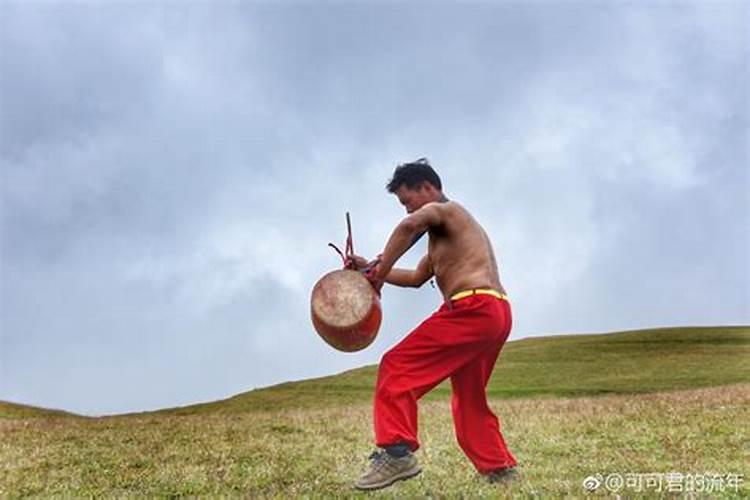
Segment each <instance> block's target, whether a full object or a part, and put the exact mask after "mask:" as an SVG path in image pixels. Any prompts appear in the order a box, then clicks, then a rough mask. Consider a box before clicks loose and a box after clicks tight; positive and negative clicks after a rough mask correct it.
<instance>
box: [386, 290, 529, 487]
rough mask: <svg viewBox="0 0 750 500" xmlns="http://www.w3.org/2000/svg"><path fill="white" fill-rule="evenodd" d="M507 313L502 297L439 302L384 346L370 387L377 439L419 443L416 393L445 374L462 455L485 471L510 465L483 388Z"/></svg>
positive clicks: (507, 324) (390, 442)
mask: <svg viewBox="0 0 750 500" xmlns="http://www.w3.org/2000/svg"><path fill="white" fill-rule="evenodd" d="M511 321H512V320H511V311H510V304H509V303H508V302H507V301H505V300H500V299H498V298H496V297H493V296H492V295H472V296H469V297H466V298H464V299H460V300H457V301H454V302H453V303H452V304H444V305H443V306H442V307H441V308H440V309H439V310H438V311H436V312H435V313H433V314H432V316H430V317H429V318H427V319H426V320H425V321H424V322H422V324H420V325H419V326H418V327H417V328H416V329H414V331H412V332H411V333H410V334H409V335H407V336H406V338H404V339H403V340H402V341H401V342H399V343H398V344H397V345H396V346H395V347H393V349H391V350H390V351H388V352H387V353H385V354H384V355H383V359H382V360H381V362H380V368H379V370H378V382H377V386H376V389H375V408H374V417H375V442H376V445H377V446H379V447H381V448H382V447H385V446H388V445H393V444H397V443H406V444H407V445H408V446H409V447H410V448H411V450H412V451H414V450H416V449H417V448H419V441H418V439H417V400H418V399H419V398H421V397H422V396H424V395H425V394H426V393H427V392H428V391H430V390H431V389H432V388H433V387H435V386H436V385H438V384H439V383H440V382H442V381H443V380H445V379H446V378H448V377H450V378H451V385H452V387H453V399H452V401H451V408H452V410H453V422H454V425H455V430H456V438H457V439H458V444H459V445H460V446H461V448H462V449H463V450H464V453H466V456H468V457H469V459H470V460H471V461H472V463H473V464H474V466H475V467H476V468H477V470H478V471H479V472H480V473H483V474H486V473H488V472H490V471H493V470H495V469H502V468H505V467H513V466H515V465H516V460H515V458H513V455H511V453H510V451H509V450H508V447H507V446H506V445H505V441H504V440H503V436H502V434H501V433H500V424H499V421H498V419H497V417H496V416H495V414H494V413H492V410H491V409H490V408H489V406H488V405H487V395H486V393H485V388H486V386H487V382H488V380H489V378H490V375H491V374H492V369H493V368H494V366H495V361H496V360H497V356H498V354H500V350H501V349H502V347H503V344H505V340H506V339H507V338H508V335H509V334H510V328H511Z"/></svg>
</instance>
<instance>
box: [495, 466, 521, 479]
mask: <svg viewBox="0 0 750 500" xmlns="http://www.w3.org/2000/svg"><path fill="white" fill-rule="evenodd" d="M519 477H520V474H519V473H518V471H517V470H516V468H515V467H508V468H507V469H498V470H495V471H492V472H490V473H489V474H487V480H488V481H489V482H491V483H510V482H512V481H515V480H516V479H518V478H519Z"/></svg>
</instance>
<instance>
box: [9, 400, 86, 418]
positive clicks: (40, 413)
mask: <svg viewBox="0 0 750 500" xmlns="http://www.w3.org/2000/svg"><path fill="white" fill-rule="evenodd" d="M73 416H75V415H74V414H72V413H68V412H66V411H62V410H49V409H47V408H38V407H36V406H29V405H22V404H17V403H9V402H7V401H0V418H8V419H9V418H39V417H46V418H49V417H73Z"/></svg>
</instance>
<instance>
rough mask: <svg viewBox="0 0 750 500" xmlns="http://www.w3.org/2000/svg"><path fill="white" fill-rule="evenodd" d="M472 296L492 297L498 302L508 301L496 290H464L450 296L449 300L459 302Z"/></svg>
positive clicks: (505, 296) (506, 297)
mask: <svg viewBox="0 0 750 500" xmlns="http://www.w3.org/2000/svg"><path fill="white" fill-rule="evenodd" d="M472 295H493V296H495V297H497V298H498V299H500V300H508V296H507V295H505V294H504V293H500V292H498V291H497V290H493V289H492V288H473V289H471V290H464V291H463V292H458V293H456V294H454V295H451V300H459V299H463V298H466V297H470V296H472Z"/></svg>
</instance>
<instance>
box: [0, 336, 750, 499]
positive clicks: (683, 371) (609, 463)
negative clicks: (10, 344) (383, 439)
mask: <svg viewBox="0 0 750 500" xmlns="http://www.w3.org/2000/svg"><path fill="white" fill-rule="evenodd" d="M748 349H750V327H741V328H739V327H738V328H679V329H661V330H649V331H638V332H623V333H615V334H610V335H589V336H565V337H548V338H536V339H526V340H521V341H517V342H511V343H509V344H508V345H507V346H506V350H505V352H504V353H503V355H502V357H501V360H500V363H499V364H498V369H497V370H496V373H495V376H494V378H493V380H492V381H491V384H490V395H491V400H490V404H491V406H492V407H493V409H494V410H495V411H496V413H497V414H498V416H499V417H500V420H501V422H502V429H503V433H504V436H505V438H506V441H507V442H508V444H509V446H510V448H511V450H512V452H513V453H514V454H515V456H516V458H517V459H518V460H519V463H520V469H521V474H522V477H521V479H520V480H519V481H517V482H515V483H513V484H512V485H510V486H505V487H502V486H500V487H499V486H497V485H490V484H488V483H486V482H485V481H483V480H482V478H480V477H478V476H477V474H476V472H475V471H474V469H473V468H472V467H471V465H470V463H469V462H468V460H467V459H466V458H465V457H464V455H463V454H462V453H461V451H460V449H459V448H458V446H457V445H456V443H455V438H454V437H453V429H452V426H453V424H452V421H451V416H450V409H449V405H448V404H447V401H446V398H447V395H448V392H447V390H446V388H442V389H440V390H437V391H436V392H435V394H434V395H433V396H431V398H430V400H428V401H424V402H423V403H422V404H421V405H420V439H421V444H422V447H421V449H420V451H419V452H418V454H417V455H418V457H419V460H420V463H421V464H422V467H423V469H424V472H423V474H422V475H420V476H419V477H418V478H415V479H413V480H410V481H407V482H404V483H399V484H397V485H394V486H393V487H392V488H389V489H387V490H384V491H382V492H377V493H374V494H366V495H365V494H360V493H357V492H355V491H354V490H352V488H351V483H352V481H353V480H354V479H356V478H357V477H358V475H359V474H361V473H362V472H363V470H364V469H365V467H366V457H367V455H368V453H369V452H370V451H371V450H372V447H373V444H372V429H371V415H372V408H371V397H372V392H371V391H372V384H373V381H374V376H375V368H374V367H365V368H362V369H359V370H353V371H350V372H346V373H343V374H340V375H337V376H333V377H325V378H321V379H316V380H307V381H302V382H294V383H288V384H281V385H279V386H275V387H270V388H266V389H261V390H256V391H251V392H248V393H245V394H240V395H238V396H235V397H233V398H230V399H228V400H225V401H219V402H215V403H210V404H203V405H195V406H190V407H184V408H177V409H170V410H163V411H161V412H152V413H141V414H133V415H121V416H113V417H103V418H83V417H73V416H66V415H63V414H61V413H59V412H54V411H52V412H50V411H46V410H41V409H35V408H30V407H23V406H21V405H12V404H0V464H1V466H0V497H6V496H8V497H20V496H26V495H31V496H43V497H47V496H62V497H99V496H108V497H132V496H135V497H140V496H158V497H173V496H188V495H189V496H199V497H204V496H219V495H220V496H243V497H250V498H259V497H271V498H297V497H300V496H303V497H314V498H339V497H352V496H357V497H361V498H369V497H372V496H387V497H393V496H395V497H397V498H425V497H441V498H442V497H448V498H459V497H461V498H518V497H524V498H548V497H554V498H559V497H584V496H588V493H587V492H586V490H585V489H584V488H583V481H584V479H586V478H591V477H601V478H610V477H613V476H618V475H621V476H624V475H625V474H635V473H637V474H641V475H654V474H661V475H662V477H665V475H667V474H672V473H675V472H677V473H681V474H686V475H691V477H695V476H700V477H701V478H702V480H704V481H705V480H710V481H715V480H717V478H719V477H720V479H721V481H725V480H726V478H729V477H730V476H731V477H735V478H736V477H739V476H742V477H743V478H744V479H743V481H742V482H741V483H740V484H735V485H734V486H732V485H729V484H725V483H724V482H722V483H721V489H718V486H716V487H715V489H712V490H711V491H710V492H709V491H706V490H705V489H702V490H698V489H693V490H687V489H686V490H684V493H683V494H689V493H690V491H693V492H695V493H696V494H697V496H698V497H701V498H702V497H706V496H708V497H712V498H747V497H750V485H748V483H749V482H750V480H748V478H749V477H750V468H748V463H750V462H748V460H747V458H748V449H750V448H748V446H749V445H750V434H749V433H748V430H747V426H746V425H744V422H748V421H750V373H749V372H748V359H750V358H749V354H750V353H749V352H748ZM701 387H702V388H701ZM675 389H680V390H675ZM570 396H576V397H573V398H571V397H570ZM603 484H607V483H603ZM681 484H682V487H684V488H688V487H695V485H694V484H693V483H688V482H687V481H683V482H682V483H681ZM701 484H703V483H701ZM711 484H712V485H714V484H715V483H714V482H712V483H711ZM716 484H718V483H716ZM704 486H705V485H704ZM666 492H667V490H666V489H662V490H659V491H657V490H655V489H654V488H653V487H652V488H651V489H643V490H640V491H638V490H634V489H633V488H632V487H630V488H629V489H628V488H625V487H622V488H621V489H619V490H618V491H612V490H606V489H605V487H604V486H601V487H600V488H599V489H598V490H597V491H596V496H601V494H602V493H604V494H610V495H613V494H615V493H617V494H621V495H623V496H625V497H631V498H654V497H662V496H665V495H666V494H667V493H666ZM688 496H689V495H688Z"/></svg>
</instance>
